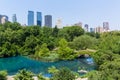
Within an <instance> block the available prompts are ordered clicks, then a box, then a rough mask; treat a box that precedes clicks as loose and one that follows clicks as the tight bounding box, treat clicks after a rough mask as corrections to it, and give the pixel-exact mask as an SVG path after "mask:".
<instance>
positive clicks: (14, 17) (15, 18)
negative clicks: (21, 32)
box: [12, 14, 17, 22]
mask: <svg viewBox="0 0 120 80" xmlns="http://www.w3.org/2000/svg"><path fill="white" fill-rule="evenodd" d="M12 22H17V17H16V14H13V16H12Z"/></svg>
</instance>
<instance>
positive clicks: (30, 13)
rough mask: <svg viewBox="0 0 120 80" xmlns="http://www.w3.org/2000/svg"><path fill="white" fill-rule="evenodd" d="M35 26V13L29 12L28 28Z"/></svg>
mask: <svg viewBox="0 0 120 80" xmlns="http://www.w3.org/2000/svg"><path fill="white" fill-rule="evenodd" d="M32 25H34V12H33V11H28V26H32Z"/></svg>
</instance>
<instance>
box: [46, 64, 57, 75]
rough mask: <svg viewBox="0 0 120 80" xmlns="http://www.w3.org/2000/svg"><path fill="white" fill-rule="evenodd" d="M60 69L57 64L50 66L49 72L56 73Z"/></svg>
mask: <svg viewBox="0 0 120 80" xmlns="http://www.w3.org/2000/svg"><path fill="white" fill-rule="evenodd" d="M58 71H59V70H58V69H57V68H56V67H55V66H52V67H49V68H48V72H49V73H50V74H54V73H57V72H58Z"/></svg>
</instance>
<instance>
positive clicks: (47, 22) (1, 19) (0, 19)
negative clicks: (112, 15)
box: [0, 11, 110, 33]
mask: <svg viewBox="0 0 120 80" xmlns="http://www.w3.org/2000/svg"><path fill="white" fill-rule="evenodd" d="M35 15H36V17H35ZM35 19H36V20H35ZM27 21H28V22H27V25H28V26H33V25H38V26H46V27H52V15H45V16H44V21H43V17H42V12H36V14H34V11H28V15H27ZM5 22H8V16H6V15H0V24H4V23H5ZM12 22H17V16H16V14H13V16H12ZM43 22H44V25H42V23H43ZM27 25H26V24H24V25H23V26H27ZM55 26H57V27H58V28H62V27H63V26H62V19H61V18H58V20H57V21H56V24H55ZM73 26H79V27H82V28H83V29H84V30H85V32H95V33H103V32H108V31H109V30H110V27H109V22H103V26H98V27H95V28H92V27H89V25H88V24H84V26H83V23H82V22H78V23H75V24H74V25H73Z"/></svg>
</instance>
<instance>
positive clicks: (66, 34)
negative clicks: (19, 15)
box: [59, 26, 84, 41]
mask: <svg viewBox="0 0 120 80" xmlns="http://www.w3.org/2000/svg"><path fill="white" fill-rule="evenodd" d="M83 34H84V30H83V29H82V28H81V27H79V26H68V27H64V28H63V29H61V30H60V31H59V37H61V38H65V39H66V40H68V41H72V40H73V39H74V38H75V37H78V36H81V35H83Z"/></svg>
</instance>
